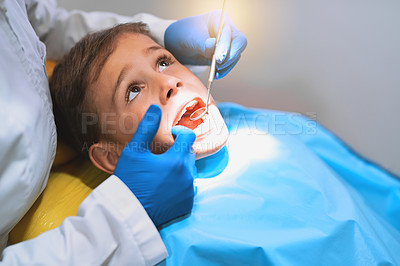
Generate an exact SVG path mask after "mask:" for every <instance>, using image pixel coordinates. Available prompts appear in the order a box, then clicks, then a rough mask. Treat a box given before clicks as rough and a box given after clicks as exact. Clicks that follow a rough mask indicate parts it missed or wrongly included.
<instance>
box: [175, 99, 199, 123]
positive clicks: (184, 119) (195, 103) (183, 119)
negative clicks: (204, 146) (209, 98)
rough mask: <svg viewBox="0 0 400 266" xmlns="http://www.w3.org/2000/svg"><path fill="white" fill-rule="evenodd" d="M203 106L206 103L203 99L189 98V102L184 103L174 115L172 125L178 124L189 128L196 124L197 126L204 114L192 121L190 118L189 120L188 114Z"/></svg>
mask: <svg viewBox="0 0 400 266" xmlns="http://www.w3.org/2000/svg"><path fill="white" fill-rule="evenodd" d="M205 106H206V104H205V103H204V102H203V100H202V99H201V98H200V97H196V98H194V99H193V100H191V101H190V102H188V103H187V104H185V106H183V108H182V109H181V110H180V112H179V113H178V115H177V116H176V118H175V120H174V123H173V126H177V125H180V126H184V127H188V128H190V129H191V130H194V129H195V128H196V127H197V126H199V125H200V124H201V123H203V121H204V119H205V118H206V116H204V117H202V118H200V119H198V120H196V121H192V120H190V115H191V114H192V113H193V112H195V111H196V110H198V109H199V108H202V107H205Z"/></svg>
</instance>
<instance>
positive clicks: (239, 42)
mask: <svg viewBox="0 0 400 266" xmlns="http://www.w3.org/2000/svg"><path fill="white" fill-rule="evenodd" d="M232 38H233V39H232V44H231V50H230V51H229V53H228V56H227V57H226V58H225V61H224V62H223V63H222V64H217V70H218V69H224V68H227V67H228V66H229V65H232V64H233V63H234V62H235V61H236V62H237V61H238V58H239V57H240V55H241V54H242V52H243V51H244V49H246V46H247V39H246V37H245V36H244V34H243V33H242V32H241V31H239V30H237V31H235V33H234V34H232Z"/></svg>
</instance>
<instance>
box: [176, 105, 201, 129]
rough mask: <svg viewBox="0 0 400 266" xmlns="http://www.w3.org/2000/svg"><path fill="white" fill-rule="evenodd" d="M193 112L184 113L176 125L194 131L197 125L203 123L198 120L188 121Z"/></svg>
mask: <svg viewBox="0 0 400 266" xmlns="http://www.w3.org/2000/svg"><path fill="white" fill-rule="evenodd" d="M193 111H194V110H190V111H186V113H184V114H183V116H182V118H181V120H179V122H178V124H177V125H180V126H184V127H188V128H190V129H191V130H193V129H195V128H196V127H197V126H198V125H200V124H201V123H203V119H198V120H196V121H192V120H190V115H191V114H192V113H193Z"/></svg>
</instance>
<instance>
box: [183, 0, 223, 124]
mask: <svg viewBox="0 0 400 266" xmlns="http://www.w3.org/2000/svg"><path fill="white" fill-rule="evenodd" d="M225 2H226V0H224V3H223V5H222V12H221V18H220V20H219V26H218V33H217V38H216V40H215V49H214V53H213V56H212V58H211V67H210V74H209V75H208V84H207V89H208V94H207V102H206V106H205V107H202V108H199V109H197V110H196V111H194V112H193V113H192V114H191V115H190V116H189V119H190V120H191V121H196V120H198V119H200V118H202V117H203V116H204V115H205V114H206V113H207V112H208V102H209V100H210V91H211V85H212V83H213V81H214V76H215V65H216V60H215V51H217V46H218V42H219V38H220V37H221V32H222V28H223V26H224V14H225Z"/></svg>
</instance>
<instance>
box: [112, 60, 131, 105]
mask: <svg viewBox="0 0 400 266" xmlns="http://www.w3.org/2000/svg"><path fill="white" fill-rule="evenodd" d="M130 67H131V65H125V66H124V67H123V68H122V70H121V72H120V73H119V76H118V79H117V83H116V84H115V87H114V91H113V94H112V101H113V102H114V98H115V93H116V92H117V89H118V87H119V85H120V84H121V81H122V80H123V79H124V78H125V76H126V72H128V69H129V68H130Z"/></svg>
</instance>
